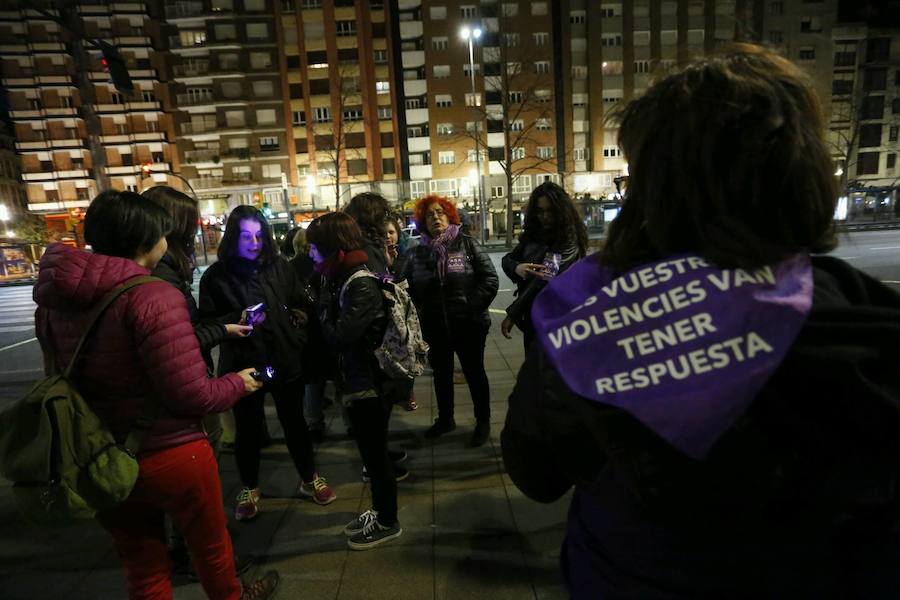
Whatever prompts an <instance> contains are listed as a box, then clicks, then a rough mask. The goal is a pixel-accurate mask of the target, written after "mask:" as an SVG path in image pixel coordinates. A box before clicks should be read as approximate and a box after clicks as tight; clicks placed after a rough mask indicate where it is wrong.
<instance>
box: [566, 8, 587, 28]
mask: <svg viewBox="0 0 900 600" xmlns="http://www.w3.org/2000/svg"><path fill="white" fill-rule="evenodd" d="M585 20H586V14H585V12H584V11H583V10H573V11H572V12H570V13H569V23H571V24H572V25H581V24H584V22H585Z"/></svg>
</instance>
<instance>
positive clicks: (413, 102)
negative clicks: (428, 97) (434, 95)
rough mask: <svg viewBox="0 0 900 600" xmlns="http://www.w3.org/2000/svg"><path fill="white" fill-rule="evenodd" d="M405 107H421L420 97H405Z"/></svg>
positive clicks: (413, 108) (410, 108) (409, 108)
mask: <svg viewBox="0 0 900 600" xmlns="http://www.w3.org/2000/svg"><path fill="white" fill-rule="evenodd" d="M406 108H407V110H415V109H417V108H422V99H421V98H407V99H406Z"/></svg>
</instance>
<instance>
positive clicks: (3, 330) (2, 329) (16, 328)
mask: <svg viewBox="0 0 900 600" xmlns="http://www.w3.org/2000/svg"><path fill="white" fill-rule="evenodd" d="M33 330H34V325H16V326H14V327H0V333H20V332H22V331H33Z"/></svg>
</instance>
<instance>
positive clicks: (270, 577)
mask: <svg viewBox="0 0 900 600" xmlns="http://www.w3.org/2000/svg"><path fill="white" fill-rule="evenodd" d="M280 580H281V577H279V575H278V571H269V572H268V573H266V574H265V575H263V576H262V577H260V578H259V579H257V580H256V581H254V582H253V583H251V584H250V585H247V584H242V585H241V600H269V599H270V598H274V597H275V590H276V589H278V582H279V581H280Z"/></svg>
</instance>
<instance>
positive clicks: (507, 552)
mask: <svg viewBox="0 0 900 600" xmlns="http://www.w3.org/2000/svg"><path fill="white" fill-rule="evenodd" d="M492 316H493V318H494V325H493V327H492V328H491V334H490V336H489V338H488V346H487V353H486V364H487V371H488V377H489V379H490V382H491V393H492V398H491V399H492V400H493V402H492V407H491V408H492V432H491V440H490V442H489V443H488V444H486V445H485V446H484V447H482V448H477V449H469V448H466V447H465V444H466V442H467V440H468V438H469V435H470V434H471V431H472V427H473V425H474V418H473V417H472V410H471V403H470V401H469V393H468V389H467V388H466V386H465V385H458V386H456V406H457V415H456V420H457V424H458V428H457V430H456V431H455V432H453V433H452V434H448V435H446V436H444V437H442V438H441V439H439V440H437V441H436V442H434V443H432V442H426V441H425V440H424V439H423V438H422V433H423V432H424V430H425V429H426V428H427V427H428V426H429V425H430V423H431V421H432V420H433V418H434V413H435V411H436V406H435V402H434V400H433V393H432V387H431V377H422V378H420V379H419V380H418V381H417V383H416V397H417V399H418V402H419V405H420V408H419V410H417V411H415V412H406V411H404V410H402V409H401V408H400V407H396V408H395V410H394V413H393V417H392V420H391V431H392V439H393V444H394V445H395V446H396V447H399V448H404V449H406V450H407V451H408V452H409V454H410V459H409V461H408V463H407V464H406V466H407V467H408V468H409V470H410V477H409V478H408V479H407V480H405V481H402V482H400V483H399V484H398V485H399V503H400V513H399V516H400V522H401V525H402V527H403V536H402V537H401V538H399V539H398V540H395V541H393V542H391V543H389V544H387V545H385V546H383V547H379V548H375V549H373V550H370V551H366V552H355V551H351V550H349V549H348V548H347V545H346V538H345V537H344V535H343V533H342V528H343V526H344V525H345V524H346V523H347V522H348V521H350V520H351V519H352V518H353V517H355V516H356V515H357V514H358V513H359V512H361V511H363V510H365V509H367V508H369V506H370V495H369V486H368V485H367V484H363V483H362V481H361V479H360V469H361V463H360V460H359V456H358V453H357V451H356V447H355V444H354V443H353V442H352V441H351V440H347V439H346V436H345V435H344V434H345V429H344V425H343V423H342V421H341V417H340V414H339V411H338V409H337V408H336V407H331V408H330V409H328V412H327V416H328V418H329V421H330V430H329V435H328V437H327V439H326V441H325V443H323V444H322V445H321V446H320V447H319V448H318V451H317V461H318V465H319V470H320V471H321V473H322V474H323V475H324V476H325V477H326V478H327V479H328V481H329V483H330V484H331V485H333V486H334V488H335V490H336V492H337V495H338V500H337V501H336V502H334V503H333V504H331V505H330V506H326V507H321V506H317V505H315V504H313V503H311V502H309V501H306V500H300V499H298V498H297V487H298V483H299V482H298V478H297V473H296V471H295V470H294V468H293V466H292V464H291V461H290V458H289V456H288V454H287V449H286V448H285V446H284V445H283V444H280V443H275V444H273V445H272V447H270V448H269V449H267V450H264V453H263V465H262V480H261V487H262V491H263V494H264V498H263V501H262V511H263V512H262V513H261V514H260V516H259V517H258V518H257V519H256V520H255V521H253V522H251V523H235V524H233V531H234V539H235V548H236V551H237V552H238V553H239V554H241V555H253V556H256V557H258V559H259V561H260V565H259V567H258V568H257V570H256V572H262V571H263V570H264V569H267V568H272V567H274V568H277V569H278V570H279V571H280V572H281V577H282V582H281V587H280V589H279V594H278V598H279V599H282V600H286V599H290V600H294V599H300V598H317V599H335V600H338V599H339V600H350V599H365V600H382V599H384V600H402V599H409V600H428V599H447V600H453V599H457V598H462V599H468V598H472V599H480V598H485V599H490V600H503V599H510V600H523V599H532V598H534V599H540V600H550V599H563V598H565V597H566V593H565V590H564V588H563V586H562V583H561V579H560V575H559V569H558V560H559V546H560V543H561V541H562V537H563V528H564V523H565V515H566V509H567V507H568V500H569V497H568V495H567V496H566V497H564V498H563V499H561V500H559V501H558V502H556V503H554V504H552V505H541V504H537V503H535V502H532V501H530V500H528V499H527V498H525V497H524V496H523V495H522V494H521V493H520V492H519V491H518V490H517V489H516V488H515V486H513V485H512V483H511V482H510V480H509V478H508V477H507V476H506V474H505V473H504V470H503V462H502V459H501V456H500V445H499V434H500V429H501V428H502V424H503V420H504V417H505V414H506V399H507V396H508V395H509V392H510V390H511V389H512V386H513V382H514V380H515V375H516V373H517V371H518V368H519V365H520V364H521V362H522V347H521V344H522V340H521V337H520V336H518V335H517V336H515V337H514V338H513V339H512V340H506V339H504V338H503V337H502V336H501V335H500V331H499V330H500V327H499V325H500V323H499V318H498V317H499V316H500V315H497V314H494V315H492ZM267 409H268V416H269V425H270V429H271V431H272V433H273V435H275V437H276V438H278V437H279V433H280V430H279V428H278V424H277V423H278V422H277V419H276V418H275V416H274V407H272V406H271V405H267ZM221 472H222V479H223V485H224V488H225V498H226V503H227V504H228V509H229V512H230V508H231V502H232V501H233V498H234V496H235V494H236V492H237V489H238V481H237V474H236V468H235V465H234V459H233V457H232V456H231V455H229V454H225V455H223V456H222V459H221ZM253 574H254V571H251V573H250V575H251V576H252V575H253ZM125 597H126V594H125V577H124V572H123V570H122V568H121V566H120V563H119V560H118V558H117V557H116V555H115V552H114V551H113V549H112V546H111V544H110V541H109V538H108V536H107V535H106V533H105V532H104V531H103V530H102V529H100V527H99V526H97V525H96V524H94V523H85V524H83V525H79V526H77V527H74V528H72V529H69V530H66V531H63V532H57V533H41V532H35V531H33V530H29V529H28V528H27V527H26V526H24V525H23V524H21V522H20V521H19V520H18V517H17V515H16V514H15V512H14V508H13V506H12V501H11V497H10V489H9V486H8V484H7V483H6V482H3V481H2V480H0V598H3V599H4V600H53V599H56V598H60V599H63V598H64V599H66V600H77V599H85V600H88V599H90V600H106V599H110V600H118V599H124V598H125ZM175 598H176V599H177V600H193V599H200V598H204V595H203V591H202V589H201V588H200V586H199V585H198V584H189V585H182V586H179V587H177V588H176V589H175Z"/></svg>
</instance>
